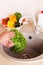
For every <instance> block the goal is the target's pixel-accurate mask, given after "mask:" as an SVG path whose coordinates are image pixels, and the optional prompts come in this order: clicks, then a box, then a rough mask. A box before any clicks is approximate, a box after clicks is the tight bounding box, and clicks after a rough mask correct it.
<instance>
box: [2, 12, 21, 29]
mask: <svg viewBox="0 0 43 65" xmlns="http://www.w3.org/2000/svg"><path fill="white" fill-rule="evenodd" d="M21 16H22V15H21V13H19V12H16V13H14V14H12V15H9V16H8V17H6V18H3V19H2V24H3V25H4V26H5V27H7V28H16V27H20V23H19V19H20V18H21Z"/></svg>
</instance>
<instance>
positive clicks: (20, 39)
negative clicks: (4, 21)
mask: <svg viewBox="0 0 43 65" xmlns="http://www.w3.org/2000/svg"><path fill="white" fill-rule="evenodd" d="M12 31H13V32H15V36H14V37H13V38H12V39H11V41H12V42H13V43H14V46H13V47H12V48H11V50H12V51H13V52H16V53H21V52H23V51H24V49H25V48H26V44H27V41H26V39H25V38H24V36H23V34H22V33H20V32H19V31H18V30H12Z"/></svg>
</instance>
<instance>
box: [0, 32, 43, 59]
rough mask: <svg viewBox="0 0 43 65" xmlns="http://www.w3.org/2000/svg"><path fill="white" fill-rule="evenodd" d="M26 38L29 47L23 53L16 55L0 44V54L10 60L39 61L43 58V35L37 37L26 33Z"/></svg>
mask: <svg viewBox="0 0 43 65" xmlns="http://www.w3.org/2000/svg"><path fill="white" fill-rule="evenodd" d="M22 33H23V35H24V37H25V38H26V40H27V47H26V49H25V50H24V52H23V53H18V54H17V53H14V52H12V51H11V50H10V49H8V48H6V47H4V46H2V45H1V44H0V53H1V54H2V55H3V56H4V57H5V58H8V59H10V60H14V59H16V60H17V59H19V60H25V59H26V60H38V59H41V58H43V38H42V37H40V36H42V34H39V35H36V34H34V33H30V32H28V33H26V32H25V33H24V32H22Z"/></svg>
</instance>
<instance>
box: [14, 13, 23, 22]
mask: <svg viewBox="0 0 43 65" xmlns="http://www.w3.org/2000/svg"><path fill="white" fill-rule="evenodd" d="M14 15H15V16H16V18H17V21H19V19H20V18H21V17H22V14H21V13H19V12H16V13H14Z"/></svg>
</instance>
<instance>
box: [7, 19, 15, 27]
mask: <svg viewBox="0 0 43 65" xmlns="http://www.w3.org/2000/svg"><path fill="white" fill-rule="evenodd" d="M7 27H8V28H14V27H15V22H14V21H12V20H9V21H8V23H7Z"/></svg>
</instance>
